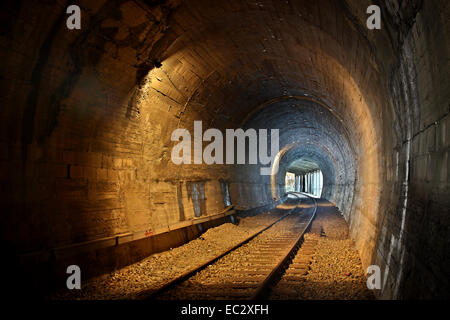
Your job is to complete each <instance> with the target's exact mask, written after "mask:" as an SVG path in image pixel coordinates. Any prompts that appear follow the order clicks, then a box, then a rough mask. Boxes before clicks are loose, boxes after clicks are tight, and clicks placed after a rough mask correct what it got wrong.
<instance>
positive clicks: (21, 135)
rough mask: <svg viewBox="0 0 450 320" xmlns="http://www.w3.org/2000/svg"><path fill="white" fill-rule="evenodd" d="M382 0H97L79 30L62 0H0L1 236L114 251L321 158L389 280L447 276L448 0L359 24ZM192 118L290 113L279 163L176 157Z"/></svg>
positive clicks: (26, 258)
mask: <svg viewBox="0 0 450 320" xmlns="http://www.w3.org/2000/svg"><path fill="white" fill-rule="evenodd" d="M371 2H373V1H366V0H364V1H360V0H346V1H331V0H329V1H328V0H321V1H309V0H308V1H306V0H304V1H303V0H298V1H283V2H273V1H258V2H251V3H250V2H242V1H238V0H230V1H226V2H222V1H206V0H204V1H201V0H192V1H171V0H169V1H161V2H158V4H156V3H155V2H152V1H127V0H118V1H95V2H94V1H92V2H91V1H89V2H82V8H83V16H82V28H81V30H79V31H70V32H69V31H68V30H67V29H66V27H65V19H66V14H65V7H66V6H64V5H63V3H64V1H63V2H58V5H55V4H54V3H53V2H43V1H36V2H35V1H4V2H3V3H2V5H1V6H2V12H8V15H6V16H5V17H2V27H3V30H4V32H2V34H1V35H0V36H1V42H2V44H3V45H2V47H1V49H0V52H1V53H0V54H1V61H2V62H1V64H0V70H1V74H2V75H3V76H2V78H1V79H0V81H1V88H2V89H1V90H2V92H1V95H0V99H1V105H2V108H1V118H0V119H1V125H0V130H1V141H0V179H1V186H2V198H3V200H2V204H3V208H2V212H3V223H2V238H3V239H2V240H3V243H5V244H7V245H8V247H9V248H10V251H11V254H14V255H17V256H18V257H19V258H18V259H17V261H18V262H17V263H18V264H19V265H22V266H30V265H44V267H42V270H44V269H45V267H46V266H53V265H54V264H55V263H56V262H57V261H60V260H61V259H62V260H64V259H67V260H64V263H66V262H78V263H80V264H82V269H83V268H85V269H83V270H89V271H86V272H87V273H89V272H92V273H94V272H95V270H94V269H95V268H94V267H90V266H94V262H95V266H98V265H103V266H112V267H117V266H119V265H123V264H124V263H125V264H127V263H131V262H132V261H135V260H136V258H137V257H138V256H142V254H144V253H145V252H150V251H151V250H150V251H149V249H148V245H147V244H148V243H149V242H147V241H151V238H152V235H153V234H155V233H156V232H157V231H158V230H166V229H167V230H169V229H170V228H174V227H175V226H178V225H180V223H181V224H182V223H184V222H186V221H190V220H192V219H193V218H194V217H195V216H198V215H200V216H208V215H214V214H216V213H218V212H221V211H222V210H223V209H224V206H225V203H228V202H229V201H231V203H232V204H233V205H234V206H235V208H237V209H241V210H245V209H251V208H257V207H261V206H271V205H274V199H277V198H280V197H281V196H282V194H283V184H284V176H285V173H286V172H287V171H290V170H295V168H297V170H301V169H302V168H303V169H304V164H305V163H306V162H312V163H315V164H317V165H318V166H319V167H320V170H322V172H323V176H324V181H323V182H324V186H323V195H322V196H323V197H324V198H326V199H328V200H330V201H332V202H334V203H336V205H337V206H338V207H339V208H340V210H341V211H342V213H343V215H344V216H345V218H346V220H347V221H348V223H349V226H350V231H351V236H352V238H353V239H354V240H355V242H356V245H357V248H358V250H359V252H360V255H361V259H362V262H363V265H364V267H367V266H368V265H370V264H378V265H380V267H381V269H382V271H383V289H382V290H381V291H380V292H378V296H379V297H382V298H408V297H415V298H420V297H432V296H433V297H436V296H443V295H445V294H446V293H445V292H444V291H443V290H445V289H443V288H448V287H450V286H449V285H448V281H449V280H448V279H450V277H449V270H450V267H449V266H450V262H449V257H448V243H449V242H448V240H449V238H448V237H449V234H450V233H449V221H448V212H449V211H448V208H449V199H450V197H449V196H448V195H449V184H448V179H449V175H448V172H449V168H448V147H449V141H450V139H449V129H448V128H449V127H450V123H449V120H448V119H449V117H448V114H449V104H448V101H450V99H449V92H450V88H449V82H448V70H449V68H448V67H449V61H450V60H449V59H448V57H449V43H450V42H449V40H448V30H449V21H448V19H447V18H446V17H448V16H449V14H450V13H449V10H450V9H449V7H450V6H449V5H448V4H449V3H448V1H446V0H441V1H438V0H436V1H420V0H411V1H408V2H407V4H406V2H404V1H399V0H386V1H378V0H377V1H374V2H375V3H377V4H378V5H379V6H380V7H381V9H382V17H383V24H382V29H381V30H368V29H367V28H366V27H365V23H366V19H367V15H366V12H365V10H366V8H367V7H368V5H370V4H372V3H371ZM3 18H4V19H3ZM155 62H161V63H162V66H161V67H160V68H156V67H155ZM156 65H159V64H158V63H156ZM194 120H202V121H203V125H204V130H206V129H207V128H217V129H220V130H222V131H223V130H225V129H226V128H239V127H246V128H249V127H254V128H268V129H270V128H278V129H280V154H279V157H278V158H279V171H278V173H277V174H276V175H274V176H273V177H270V176H261V175H259V174H258V173H257V172H258V168H257V166H253V167H252V166H225V165H212V166H207V165H205V164H203V165H180V166H177V165H175V164H173V163H172V162H171V159H170V154H171V149H172V147H173V146H174V142H173V141H171V133H172V132H173V131H174V130H175V129H177V128H186V129H188V130H190V131H191V132H193V122H194ZM299 159H302V161H303V162H301V161H300V162H299V161H298V160H299ZM296 161H297V162H296ZM302 163H303V164H302ZM194 194H195V196H194ZM224 195H229V199H227V196H225V198H224ZM124 239H126V240H127V241H128V244H127V245H125V244H124V245H117V244H121V243H122V242H121V241H122V240H124ZM139 239H141V240H139ZM138 240H139V241H141V242H139V246H138V245H137V244H136V241H138ZM98 242H101V243H103V244H107V245H106V248H96V247H95V246H91V247H89V248H90V249H89V251H88V252H84V253H83V254H82V255H78V256H76V257H77V259H81V258H80V257H82V258H83V259H84V260H83V261H81V262H80V261H79V260H77V259H72V258H70V257H69V258H68V257H66V256H65V255H66V254H67V250H66V249H65V248H68V247H70V248H72V249H73V248H75V247H76V248H78V246H79V245H80V244H86V243H88V244H90V243H98ZM146 246H147V247H146ZM71 259H72V260H73V261H72V260H71ZM96 268H97V267H96ZM33 270H34V269H33ZM36 270H38V269H36ZM39 270H41V269H39ZM87 273H86V274H87ZM444 284H445V285H444Z"/></svg>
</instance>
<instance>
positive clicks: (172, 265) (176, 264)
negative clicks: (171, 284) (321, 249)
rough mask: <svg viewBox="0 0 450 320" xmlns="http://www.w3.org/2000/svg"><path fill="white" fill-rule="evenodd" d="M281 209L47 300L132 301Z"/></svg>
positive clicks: (215, 231) (266, 222)
mask: <svg viewBox="0 0 450 320" xmlns="http://www.w3.org/2000/svg"><path fill="white" fill-rule="evenodd" d="M287 212H288V210H287V208H286V209H285V210H276V209H275V210H272V211H270V212H268V213H262V214H259V215H256V216H252V217H246V218H239V219H238V220H239V223H238V225H234V224H231V223H225V224H222V225H220V226H218V227H215V228H210V229H208V230H207V231H206V232H205V233H203V234H202V235H201V236H200V237H199V238H197V239H194V240H192V241H190V242H188V243H186V244H184V245H182V246H180V247H177V248H173V249H171V250H168V251H165V252H161V253H157V254H153V255H151V256H149V257H147V258H145V259H143V260H141V261H139V262H137V263H134V264H132V265H129V266H127V267H124V268H121V269H119V270H117V271H114V272H112V273H109V274H106V275H102V276H99V277H95V278H92V279H89V280H87V281H86V282H82V288H81V290H71V291H69V290H67V289H63V290H60V291H58V292H56V293H53V294H52V295H50V296H49V297H48V299H51V300H54V299H56V300H114V299H136V298H139V294H140V293H142V292H148V291H152V290H156V289H157V288H159V287H160V286H162V285H163V284H165V283H166V282H167V281H169V280H171V279H173V278H175V277H177V276H180V275H182V274H183V273H185V272H187V271H188V270H190V269H192V268H195V267H198V266H200V265H202V264H203V263H205V262H207V261H208V260H210V259H212V258H214V257H215V256H217V255H218V254H220V253H222V252H223V251H225V250H226V249H229V248H231V247H232V246H234V245H236V244H237V243H239V242H241V241H243V240H245V239H246V238H248V237H249V236H251V235H252V234H254V233H255V232H257V231H258V230H260V229H261V228H263V227H265V226H267V225H269V224H271V223H273V222H274V221H276V220H277V219H278V218H280V217H281V216H282V215H283V214H286V213H287Z"/></svg>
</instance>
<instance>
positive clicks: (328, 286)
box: [270, 199, 375, 300]
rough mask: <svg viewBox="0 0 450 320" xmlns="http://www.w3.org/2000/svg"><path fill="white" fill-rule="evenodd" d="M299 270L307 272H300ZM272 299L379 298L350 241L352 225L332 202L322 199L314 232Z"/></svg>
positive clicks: (309, 236)
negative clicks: (350, 226) (372, 288)
mask: <svg viewBox="0 0 450 320" xmlns="http://www.w3.org/2000/svg"><path fill="white" fill-rule="evenodd" d="M296 260H298V261H296ZM299 268H301V269H299ZM298 270H306V271H305V272H304V273H299V272H298ZM270 299H273V300H278V299H280V300H287V299H298V300H310V299H311V300H328V299H332V300H354V299H356V300H372V299H375V296H374V295H373V293H372V292H371V291H370V290H368V289H367V286H366V276H365V274H364V270H363V268H362V264H361V259H360V257H359V254H358V251H357V250H356V248H355V245H354V242H353V240H352V239H350V238H349V230H348V225H347V223H346V221H345V220H344V218H343V216H342V214H341V213H340V211H339V209H338V208H336V207H335V206H334V205H333V204H332V203H330V202H328V201H327V200H324V199H320V200H318V209H317V214H316V218H315V219H314V221H313V224H312V227H311V231H310V232H309V233H307V234H305V240H304V242H303V244H302V247H301V248H300V250H299V251H298V253H297V255H296V257H295V259H294V261H293V263H292V264H291V265H290V267H289V268H288V269H287V270H286V273H285V276H284V277H283V278H282V279H281V281H280V282H279V283H278V284H277V286H276V287H275V288H274V290H273V291H272V294H271V296H270Z"/></svg>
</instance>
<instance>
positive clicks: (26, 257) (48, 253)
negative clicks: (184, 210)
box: [18, 206, 236, 264]
mask: <svg viewBox="0 0 450 320" xmlns="http://www.w3.org/2000/svg"><path fill="white" fill-rule="evenodd" d="M235 213H236V211H235V210H233V206H228V207H227V208H225V209H224V210H223V211H222V212H220V213H218V214H214V215H209V216H204V217H198V218H194V219H192V220H187V221H182V222H179V223H177V224H174V225H171V226H167V227H162V228H158V229H154V230H152V229H148V230H142V231H136V232H127V233H122V234H117V235H114V236H110V237H104V238H100V239H95V240H90V241H85V242H80V243H75V244H70V245H66V246H61V247H56V248H51V249H47V250H42V251H36V252H31V253H25V254H20V255H19V256H18V258H19V263H20V264H27V263H30V262H31V263H33V262H34V263H36V262H37V263H40V262H45V261H48V260H53V259H54V260H58V259H60V258H66V257H69V256H73V255H76V254H79V253H82V252H86V251H93V250H98V249H102V248H107V247H113V246H118V245H121V244H125V243H127V242H130V241H136V240H140V239H144V238H148V237H151V236H156V235H159V234H162V233H168V232H171V231H175V230H178V229H183V228H186V227H189V226H193V225H196V224H200V223H204V222H207V221H213V220H216V219H220V218H223V217H227V216H229V215H232V214H235Z"/></svg>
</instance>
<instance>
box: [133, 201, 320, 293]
mask: <svg viewBox="0 0 450 320" xmlns="http://www.w3.org/2000/svg"><path fill="white" fill-rule="evenodd" d="M293 195H294V196H296V197H298V198H299V200H300V198H301V199H302V200H307V202H309V205H306V204H305V202H303V201H298V202H297V204H296V205H295V206H294V208H293V209H292V210H290V211H289V213H288V214H285V215H284V216H282V217H281V218H279V219H278V220H277V221H275V222H274V223H272V224H271V225H269V226H267V227H265V228H264V229H262V230H260V231H259V232H257V233H256V234H254V235H252V236H251V237H249V238H248V239H246V240H245V241H242V242H241V243H239V244H238V245H236V246H234V247H233V248H231V249H229V250H227V251H226V252H223V253H222V254H220V255H218V256H217V257H215V258H214V259H212V260H210V261H208V262H207V263H205V264H203V265H202V266H200V267H198V268H196V269H194V270H190V271H188V272H186V273H185V274H184V275H182V276H180V277H178V278H176V279H173V280H171V281H169V282H168V283H166V284H165V285H163V286H162V287H160V288H159V289H158V290H156V291H153V292H151V293H145V294H143V295H142V297H141V298H146V299H261V298H264V297H266V296H267V294H268V292H269V291H270V287H271V286H272V285H273V284H274V283H276V282H277V281H278V280H279V279H280V278H281V276H282V275H283V273H284V271H285V270H286V269H287V267H288V266H289V264H290V263H291V261H292V259H294V257H295V254H296V252H297V251H298V249H299V248H300V246H301V244H302V241H303V235H304V234H305V232H306V231H307V230H308V228H309V227H310V226H311V223H312V221H313V219H314V217H315V213H316V211H317V203H316V201H315V199H313V198H311V197H308V196H306V195H303V194H297V193H293ZM294 260H295V259H294Z"/></svg>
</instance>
